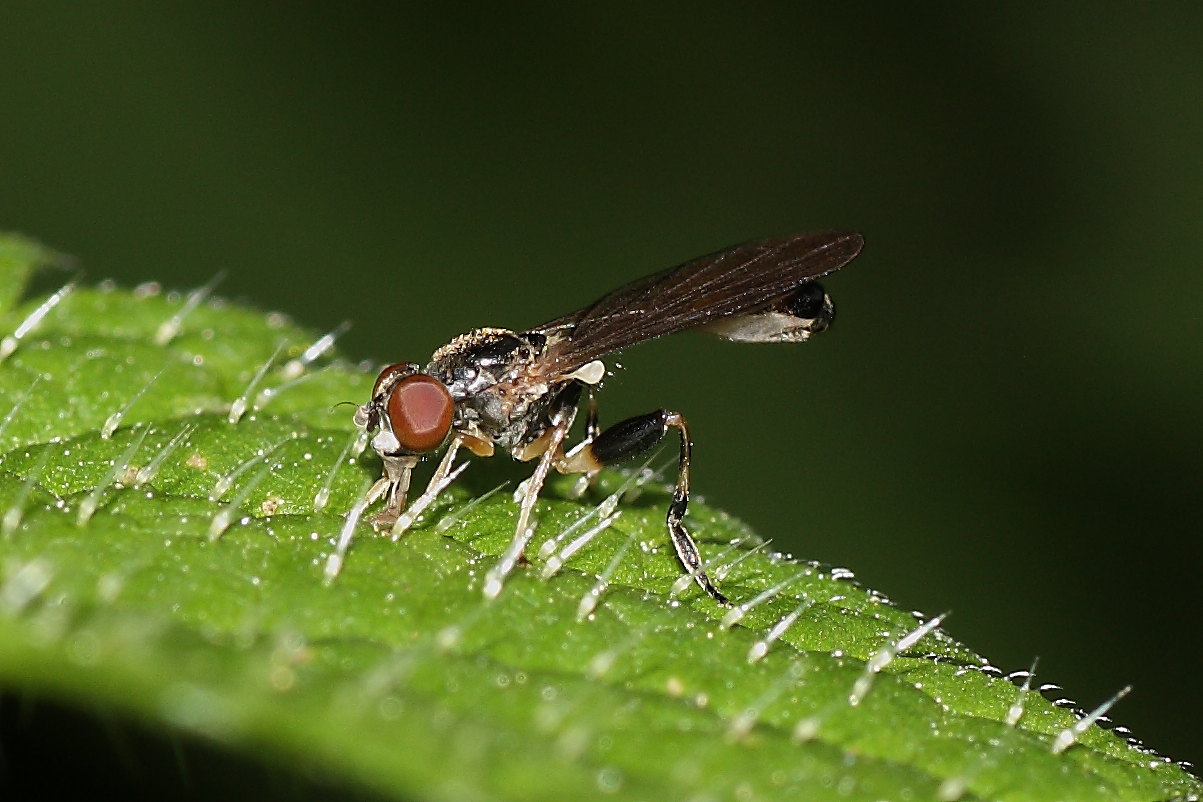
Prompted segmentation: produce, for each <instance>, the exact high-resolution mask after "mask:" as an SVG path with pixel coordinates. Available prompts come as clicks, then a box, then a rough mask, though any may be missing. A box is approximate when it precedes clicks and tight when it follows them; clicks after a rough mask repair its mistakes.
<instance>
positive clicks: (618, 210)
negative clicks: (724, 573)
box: [0, 2, 1203, 760]
mask: <svg viewBox="0 0 1203 802" xmlns="http://www.w3.org/2000/svg"><path fill="white" fill-rule="evenodd" d="M328 5H329V7H327V6H328ZM646 5H648V4H630V5H612V4H604V5H593V4H571V5H570V4H547V5H543V6H539V5H524V6H522V9H523V10H521V11H512V10H505V11H498V10H496V9H493V10H486V8H485V7H483V6H482V7H472V8H464V7H461V8H446V9H444V10H442V11H438V12H432V11H430V10H429V9H428V8H427V7H426V6H425V5H423V6H421V7H415V8H409V7H404V6H394V5H388V6H384V5H352V4H339V5H338V6H337V8H335V7H334V4H320V3H309V4H302V3H280V4H277V5H274V6H270V5H260V6H257V7H253V8H248V7H246V4H235V3H224V4H223V3H203V4H201V3H197V4H192V5H183V4H178V5H167V4H154V3H145V4H75V3H71V4H68V3H42V2H29V3H13V2H6V3H4V4H3V5H2V6H0V48H2V56H0V57H2V59H3V64H2V66H0V228H7V229H12V230H19V231H22V232H25V233H27V234H30V235H32V236H35V237H38V238H40V239H42V240H43V241H44V242H46V243H48V244H51V245H53V246H56V247H58V248H59V249H61V250H63V251H66V252H68V253H70V254H72V255H74V256H75V257H76V258H77V259H78V260H79V263H80V264H81V265H82V267H83V268H84V269H86V270H87V272H88V275H89V277H91V278H93V279H101V278H106V277H115V278H117V279H118V280H119V281H120V282H122V283H125V284H132V283H134V282H138V281H143V280H147V279H158V280H161V281H163V282H164V283H165V284H167V285H169V286H173V287H177V288H189V287H193V286H196V285H199V284H202V283H204V282H206V281H208V280H209V279H210V278H211V277H212V276H213V275H214V274H215V273H216V272H217V271H219V270H226V271H228V276H227V277H226V279H225V281H224V282H223V284H222V285H221V292H222V293H223V294H226V295H230V296H233V297H237V298H241V299H244V300H247V301H249V302H251V303H253V304H256V305H259V306H262V307H265V308H271V309H279V310H283V311H287V312H289V313H291V314H293V315H294V316H295V317H296V318H297V319H298V320H300V321H302V322H304V323H306V324H309V325H312V326H314V327H318V328H323V329H326V328H331V327H333V326H335V325H336V324H338V323H339V322H340V321H342V320H344V319H351V320H353V321H354V323H355V327H354V329H353V330H352V331H351V332H350V333H349V334H348V335H347V336H346V337H345V338H344V339H343V345H344V348H345V351H346V352H347V353H349V354H351V355H352V356H354V357H356V358H369V357H370V358H373V359H378V360H388V361H395V360H399V359H413V360H417V361H421V360H423V359H425V358H426V355H427V354H429V352H430V351H431V350H432V349H433V348H434V347H435V346H437V345H439V344H440V343H442V342H443V341H445V340H446V339H447V338H449V337H450V336H451V335H453V334H455V333H458V332H460V331H463V330H465V329H467V328H471V327H474V326H478V325H485V324H493V325H507V326H514V327H524V326H528V325H533V324H535V323H538V322H541V321H543V320H545V319H548V318H550V317H554V316H555V315H558V314H560V313H563V312H565V311H567V310H569V309H571V308H574V307H576V306H578V305H582V304H584V303H585V302H587V301H589V300H591V299H592V298H593V297H595V296H596V295H598V294H600V293H601V292H603V291H606V290H608V289H610V288H611V287H613V286H615V285H617V284H619V283H621V282H623V281H626V280H628V279H631V278H635V277H637V276H639V275H641V274H643V273H646V272H650V271H652V270H656V269H660V268H663V267H666V266H668V265H671V264H673V263H676V262H679V261H682V260H684V259H687V258H689V257H692V256H695V255H697V254H700V253H703V252H707V251H710V250H714V249H716V248H718V247H722V246H724V245H728V244H731V243H734V242H738V241H740V240H743V239H748V238H753V237H758V236H764V235H768V234H776V233H786V232H790V231H794V230H800V229H818V228H852V229H856V230H860V231H863V232H864V233H865V235H866V239H867V242H868V245H867V247H866V250H865V253H864V255H863V256H862V257H861V258H860V259H858V260H857V261H856V262H855V263H854V264H853V265H852V266H851V267H850V268H848V269H847V270H846V271H845V272H844V273H842V274H840V275H838V276H836V277H834V278H832V279H831V280H830V281H829V282H828V289H829V290H830V291H831V292H832V293H833V294H834V295H835V296H836V298H837V303H838V305H839V308H840V319H839V321H838V323H837V325H836V327H835V329H834V330H833V331H832V332H831V333H830V334H828V335H825V336H824V337H822V338H821V339H820V340H817V341H816V342H815V343H813V344H812V345H810V346H803V347H770V346H762V347H752V346H737V345H731V344H727V343H722V342H713V341H710V340H706V339H703V338H700V337H693V336H683V337H679V338H675V339H670V340H667V341H664V342H659V343H655V344H652V345H648V346H644V347H642V348H640V349H638V350H634V351H631V352H629V353H628V354H626V355H625V356H624V357H623V359H622V362H623V363H624V365H629V367H628V369H626V370H625V371H623V372H622V373H621V374H620V375H619V376H618V377H616V378H614V379H611V380H610V381H609V382H608V383H607V387H606V390H605V392H604V394H603V395H602V396H601V401H602V402H603V405H602V415H603V421H605V420H610V421H612V420H615V419H616V418H617V417H625V416H627V415H630V414H634V413H637V412H643V411H646V410H648V409H651V408H654V407H658V406H668V407H671V408H676V409H680V410H682V411H684V412H685V413H687V414H688V416H689V418H690V420H691V422H692V423H693V426H694V433H695V438H696V441H697V448H696V475H695V479H696V485H695V486H696V488H697V489H698V490H699V492H700V493H701V494H702V495H703V496H705V497H706V498H707V499H708V500H710V501H712V502H715V503H717V504H718V505H720V506H723V507H725V508H727V509H728V510H730V511H731V512H732V513H734V514H736V515H738V516H740V517H742V518H744V519H746V520H747V521H749V522H750V523H752V524H753V525H754V526H756V528H757V529H758V530H759V531H760V532H761V533H763V534H764V535H766V536H771V537H773V538H774V540H775V542H776V544H777V545H778V546H779V547H780V548H782V549H783V550H788V551H792V552H794V553H795V554H797V555H798V556H801V557H805V558H808V559H817V560H822V561H824V562H830V563H836V564H840V565H845V566H848V567H850V568H852V569H853V570H855V571H856V572H857V574H858V575H859V577H860V578H861V579H862V581H864V582H865V583H867V584H869V585H872V586H874V587H877V588H880V589H881V590H883V591H885V592H886V593H888V594H890V595H891V596H892V597H893V598H894V599H895V600H896V601H898V602H899V603H900V604H902V605H905V606H908V607H914V608H917V609H922V610H924V611H926V612H928V613H933V614H934V613H938V612H941V611H944V610H947V609H951V610H953V611H954V615H953V617H952V618H951V619H950V621H949V624H948V628H949V629H950V631H951V632H952V633H953V634H954V635H956V636H958V637H960V638H962V639H963V640H965V641H966V642H967V643H969V644H970V645H972V646H973V647H975V648H977V649H978V650H979V651H981V652H983V653H984V654H986V655H988V656H990V657H991V658H992V659H993V660H994V661H996V663H997V664H998V665H999V666H1000V667H1001V668H1003V669H1004V670H1006V671H1010V670H1015V669H1020V668H1025V667H1027V665H1028V663H1029V662H1030V661H1031V659H1032V657H1034V656H1036V655H1039V656H1040V658H1041V664H1040V677H1041V679H1043V680H1044V681H1047V682H1056V683H1058V684H1061V685H1063V686H1065V688H1066V689H1067V693H1068V694H1069V695H1071V696H1072V697H1074V698H1076V699H1078V700H1080V701H1081V702H1082V703H1083V704H1084V705H1085V706H1087V707H1092V706H1093V705H1095V704H1097V703H1098V702H1100V701H1102V700H1103V699H1105V698H1106V697H1108V696H1110V695H1111V694H1112V693H1114V692H1115V691H1116V690H1118V689H1119V688H1120V687H1121V686H1123V685H1125V684H1128V683H1132V684H1133V685H1134V686H1135V689H1134V691H1133V693H1132V695H1131V696H1129V697H1128V698H1127V699H1126V700H1124V701H1123V702H1122V703H1121V704H1120V706H1119V707H1118V708H1117V709H1116V710H1115V711H1114V713H1113V717H1114V718H1115V719H1116V720H1117V721H1119V722H1121V723H1124V724H1126V725H1128V726H1130V727H1132V728H1133V729H1134V730H1135V732H1136V733H1137V735H1139V736H1141V737H1142V738H1143V739H1144V740H1145V741H1146V743H1148V744H1149V745H1150V746H1153V747H1155V748H1158V749H1160V750H1162V751H1164V752H1167V753H1169V754H1171V755H1172V756H1174V757H1176V758H1180V759H1193V760H1199V759H1203V746H1201V744H1200V739H1199V735H1198V731H1199V725H1198V721H1199V719H1200V715H1201V714H1203V701H1201V699H1203V693H1201V692H1200V688H1199V663H1198V650H1197V648H1196V641H1197V639H1198V638H1199V621H1200V615H1199V612H1198V610H1199V602H1198V596H1199V587H1200V583H1199V571H1200V567H1201V566H1203V560H1201V559H1200V558H1201V548H1200V544H1199V538H1198V534H1199V531H1200V526H1199V524H1198V522H1197V521H1198V517H1199V513H1198V510H1199V504H1200V500H1201V499H1203V481H1201V476H1203V466H1201V462H1203V460H1201V459H1200V454H1201V452H1203V416H1201V415H1200V407H1201V404H1200V399H1201V398H1203V370H1201V369H1200V365H1201V359H1200V357H1201V355H1203V354H1201V352H1203V326H1201V325H1200V316H1201V312H1200V309H1201V308H1203V306H1201V302H1203V297H1201V296H1203V292H1200V290H1201V289H1203V279H1201V278H1200V276H1201V272H1203V271H1201V270H1200V261H1201V260H1200V256H1199V254H1200V253H1203V91H1201V89H1203V11H1200V7H1199V6H1197V5H1193V4H1185V3H1184V4H1181V5H1170V4H1167V5H1139V6H1138V5H1135V4H1133V5H1109V4H1103V5H1099V4H1087V3H1083V4H1080V5H1054V6H1051V7H1048V6H1043V7H1041V8H1040V9H1039V10H1037V9H1034V8H1033V9H1028V10H1026V11H1025V10H1014V9H1009V10H1005V11H1004V10H998V9H994V10H987V9H973V10H966V9H965V8H963V7H961V6H958V5H945V6H940V5H935V6H933V5H926V6H923V7H922V8H918V7H914V6H913V5H911V4H892V5H882V6H859V7H855V8H854V9H850V10H849V9H846V10H843V11H839V12H831V11H828V10H822V9H819V8H811V7H807V6H804V5H802V4H793V5H790V6H788V9H787V10H782V9H781V8H778V7H776V6H771V5H754V4H746V3H731V4H727V5H720V4H698V3H687V4H678V5H665V4H656V7H655V8H651V9H649V8H647V7H645V6H646ZM348 427H350V418H349V415H348ZM520 475H521V474H520V472H515V473H514V476H515V477H517V476H520Z"/></svg>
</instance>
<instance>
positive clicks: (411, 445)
mask: <svg viewBox="0 0 1203 802" xmlns="http://www.w3.org/2000/svg"><path fill="white" fill-rule="evenodd" d="M454 417H455V401H454V399H452V397H451V393H450V392H448V390H447V387H446V386H445V385H444V384H443V383H442V382H441V381H439V380H438V379H436V378H435V377H434V376H431V375H429V374H426V373H421V372H419V369H418V366H417V365H415V364H413V363H411V362H398V363H397V364H395V365H389V366H388V367H386V368H385V369H384V370H382V371H380V376H379V377H377V379H376V384H375V386H374V387H373V388H372V398H371V400H369V401H368V402H367V403H366V404H363V405H362V406H360V407H358V408H356V410H355V418H354V420H355V425H356V426H358V427H360V428H361V429H364V430H365V431H367V432H369V433H371V434H372V448H373V449H374V450H375V451H376V453H377V454H379V455H380V456H381V457H385V458H388V457H416V456H420V455H422V454H427V453H429V452H431V451H435V450H436V449H438V447H439V446H441V445H442V444H443V443H444V441H446V439H447V435H448V434H449V433H450V431H451V423H452V420H453V419H454ZM415 461H416V460H415Z"/></svg>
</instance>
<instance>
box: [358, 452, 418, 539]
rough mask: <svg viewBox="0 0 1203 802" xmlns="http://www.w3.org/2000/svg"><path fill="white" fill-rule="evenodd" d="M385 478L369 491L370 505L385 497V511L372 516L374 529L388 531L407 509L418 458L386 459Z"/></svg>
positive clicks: (398, 457)
mask: <svg viewBox="0 0 1203 802" xmlns="http://www.w3.org/2000/svg"><path fill="white" fill-rule="evenodd" d="M383 459H384V476H382V477H381V478H380V479H379V480H378V481H377V482H376V484H374V485H372V489H371V490H369V491H368V495H367V498H368V503H369V504H371V503H372V502H374V501H375V500H376V499H378V498H380V496H382V495H383V496H384V510H382V511H381V512H380V513H378V514H376V515H374V516H372V528H373V529H377V530H379V529H387V528H388V527H390V526H392V525H393V523H394V522H395V521H396V520H397V517H398V516H399V515H401V511H402V510H404V509H405V498H406V496H407V495H408V493H409V477H410V474H411V473H412V472H413V469H414V466H415V465H417V464H418V458H417V457H409V456H397V457H387V456H386V457H384V458H383Z"/></svg>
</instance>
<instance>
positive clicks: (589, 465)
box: [556, 409, 730, 604]
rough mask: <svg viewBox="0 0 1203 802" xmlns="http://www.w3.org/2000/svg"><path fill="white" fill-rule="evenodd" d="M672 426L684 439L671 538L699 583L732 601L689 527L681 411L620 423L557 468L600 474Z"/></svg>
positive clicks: (688, 443) (689, 449) (687, 443)
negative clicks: (705, 562)
mask: <svg viewBox="0 0 1203 802" xmlns="http://www.w3.org/2000/svg"><path fill="white" fill-rule="evenodd" d="M670 429H676V430H677V433H678V434H679V436H680V439H681V451H680V456H679V457H678V458H677V484H676V487H675V488H674V490H673V499H672V502H671V503H670V504H669V505H668V516H667V518H666V520H665V523H666V524H667V526H668V536H669V539H670V540H671V541H672V544H673V548H674V549H676V551H677V557H678V558H679V559H680V560H681V564H682V565H683V566H684V567H685V570H686V571H687V572H688V573H689V575H690V576H692V577H693V579H694V581H695V582H697V583H698V586H699V587H701V588H702V590H704V591H706V592H707V593H708V594H710V596H711V597H712V598H713V599H714V600H715V601H717V602H718V603H719V604H730V602H729V601H728V599H727V597H726V596H724V595H723V594H722V593H720V592H719V590H718V588H716V587H715V586H714V583H713V582H712V581H711V580H710V577H709V576H708V575H707V574H706V569H705V567H704V566H703V565H702V558H701V555H700V554H699V553H698V546H697V543H695V542H694V540H693V537H692V536H691V535H690V534H689V530H688V529H686V528H685V523H684V518H685V512H686V510H687V508H688V507H689V463H690V459H691V457H692V454H693V441H692V439H691V438H690V436H689V425H688V424H687V423H686V421H685V418H684V416H682V415H681V414H680V413H679V412H670V411H669V410H667V409H659V410H656V411H655V412H649V413H647V414H646V415H637V416H636V417H633V418H627V419H626V420H624V421H622V422H620V423H616V424H614V425H613V426H611V427H610V428H608V429H606V430H605V431H603V432H601V433H599V434H595V435H594V436H593V437H592V438H590V439H586V441H585V442H584V443H582V444H581V445H580V446H578V447H577V448H575V449H573V450H572V452H570V453H569V454H567V455H565V456H564V458H563V459H562V460H560V461H559V462H558V463H557V464H556V469H557V470H559V471H560V472H561V473H586V474H596V472H597V471H598V470H600V469H601V468H602V466H604V465H617V464H618V463H621V462H626V461H627V460H630V459H634V458H636V457H638V456H640V455H642V454H646V453H647V452H648V451H651V450H652V449H653V448H655V447H656V445H658V444H659V443H660V441H661V440H663V439H664V438H665V437H666V436H667V435H668V432H669V430H670Z"/></svg>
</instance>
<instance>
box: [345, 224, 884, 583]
mask: <svg viewBox="0 0 1203 802" xmlns="http://www.w3.org/2000/svg"><path fill="white" fill-rule="evenodd" d="M863 244H864V240H863V239H862V238H861V236H860V234H855V233H839V232H822V233H812V234H796V235H793V236H789V237H783V238H781V239H771V240H760V241H756V242H749V243H745V244H743V245H737V246H735V247H733V248H728V249H727V250H723V251H718V252H716V253H712V254H709V255H707V256H703V257H700V258H698V259H694V260H693V261H691V262H686V263H685V264H682V265H678V266H677V267H673V268H670V269H668V270H664V271H662V272H659V273H655V274H653V275H651V276H647V277H646V278H642V279H639V280H638V281H634V282H632V283H630V284H627V285H626V286H624V287H621V288H619V289H617V290H614V291H613V292H611V293H609V294H608V295H604V296H602V297H601V298H599V299H598V300H597V301H594V302H593V303H591V304H589V305H588V306H586V307H584V308H582V309H579V310H577V311H576V312H572V313H570V314H567V315H564V316H563V317H558V318H556V319H555V320H552V321H550V322H548V323H544V324H543V325H542V326H536V327H535V328H533V329H528V330H526V331H521V332H518V331H510V330H509V329H499V328H481V329H475V330H473V331H470V332H468V333H467V334H461V335H460V336H458V337H456V338H455V339H453V340H452V341H451V342H449V343H447V344H446V345H444V346H443V347H441V348H439V349H438V350H437V351H435V352H434V354H433V356H432V357H431V359H430V362H429V363H428V364H427V365H426V366H425V367H424V368H423V367H420V366H419V365H417V364H414V363H412V362H399V363H397V364H394V365H389V366H388V367H386V368H385V369H384V370H383V371H381V373H380V376H379V377H378V378H377V379H376V384H375V386H374V387H373V389H372V397H371V399H370V400H369V401H368V402H367V403H366V404H364V405H362V406H360V407H358V408H357V409H356V411H355V424H356V425H357V426H359V427H361V428H363V429H364V430H366V431H367V432H368V433H370V434H371V435H372V440H371V443H372V448H373V449H375V451H376V453H377V454H379V455H380V458H381V460H383V462H384V475H383V476H382V477H381V479H380V480H379V481H378V482H376V484H375V485H373V487H372V489H371V490H370V491H369V492H368V499H367V503H372V502H375V501H376V500H377V499H379V498H380V497H381V496H383V497H384V510H383V511H382V512H380V513H379V514H377V515H376V516H375V517H374V518H373V519H372V525H373V526H374V527H376V528H377V529H382V528H389V529H391V530H392V533H393V536H394V537H398V536H399V535H400V534H401V533H402V532H404V531H405V530H406V529H407V528H408V527H409V526H410V525H412V524H413V522H414V521H415V520H416V519H417V517H418V516H419V515H420V514H421V513H422V511H423V510H424V509H425V508H426V507H427V506H428V505H429V504H430V503H431V502H432V501H433V500H434V499H435V497H437V496H438V494H439V493H440V492H442V490H443V489H444V488H445V487H446V486H447V484H448V483H449V481H450V480H451V479H453V478H454V476H455V475H457V474H455V473H453V472H452V465H453V464H454V460H455V455H456V453H457V452H458V451H459V450H460V449H461V448H466V449H468V450H469V451H471V452H472V453H473V454H475V455H477V456H479V457H488V456H492V454H493V452H494V450H495V449H496V448H498V447H501V448H504V449H507V450H508V451H509V452H510V453H511V454H512V455H513V456H514V458H515V459H517V460H520V461H522V462H528V461H531V460H538V465H537V467H536V468H535V472H534V473H533V474H532V475H531V477H530V479H528V480H527V481H526V482H525V483H524V485H523V487H522V488H521V490H520V495H521V506H520V507H519V514H518V525H517V530H516V533H515V536H514V542H513V545H512V546H511V551H512V552H513V553H514V554H515V555H516V556H518V557H520V556H521V553H522V550H523V549H524V548H525V546H526V544H527V543H528V542H529V540H530V538H531V537H532V536H533V530H532V529H531V528H530V520H531V513H532V510H533V509H534V506H535V501H536V499H537V498H538V496H539V491H540V490H541V489H542V487H543V483H544V481H545V480H546V479H547V475H548V473H549V472H550V471H551V470H552V469H553V468H554V469H555V470H556V471H558V472H559V473H566V474H585V476H586V478H587V480H590V481H591V480H592V479H593V477H595V476H596V475H597V473H598V472H599V471H600V470H601V469H602V467H604V466H607V465H615V464H618V463H622V462H626V461H627V460H631V459H633V458H635V457H638V456H640V455H642V454H645V453H647V452H648V451H650V450H651V449H652V448H654V447H655V446H656V445H657V444H658V443H660V441H661V440H663V439H664V438H665V437H666V436H667V435H668V433H669V431H670V430H676V432H677V434H678V436H679V438H680V453H679V456H678V457H677V481H676V488H675V490H674V492H673V498H672V502H671V503H670V504H669V506H668V516H667V519H666V523H667V527H668V536H669V539H670V540H671V541H672V544H673V547H674V549H676V552H677V557H678V558H679V559H680V561H681V565H682V566H683V567H684V569H685V571H686V572H687V573H688V574H689V575H690V576H691V577H692V578H693V579H694V581H695V582H697V584H698V585H699V586H700V587H701V588H702V589H703V590H704V591H706V593H708V594H710V596H711V597H712V598H714V599H715V600H716V601H717V602H719V603H720V604H727V603H728V601H727V598H726V597H725V596H724V595H723V594H722V593H720V592H719V590H718V588H717V587H715V585H714V582H712V581H711V579H710V577H709V576H708V575H707V573H706V569H705V567H704V565H703V563H702V559H701V557H700V556H699V554H698V547H697V544H696V543H695V542H694V539H693V537H692V536H691V535H690V534H689V531H688V530H687V529H686V528H685V524H684V518H685V512H686V508H687V507H688V505H689V464H690V459H691V456H692V448H693V442H692V440H691V438H690V435H689V426H688V424H687V423H686V421H685V418H684V416H682V415H681V414H680V413H679V412H673V411H670V410H667V409H658V410H656V411H655V412H649V413H647V414H645V415H638V416H636V417H633V418H628V419H627V420H624V421H622V422H621V423H616V424H614V425H612V426H610V427H609V428H607V429H605V430H602V429H600V428H599V427H598V423H597V407H596V404H595V402H594V400H593V393H594V391H595V390H596V389H597V388H598V386H599V385H600V383H601V381H602V378H603V377H604V376H605V375H606V366H605V364H604V363H603V362H602V360H601V357H604V356H606V355H607V354H611V353H613V352H615V351H619V350H621V349H623V348H626V347H628V346H631V345H634V344H636V343H638V342H642V341H644V340H650V339H653V338H656V337H663V336H664V335H666V334H672V333H674V332H678V331H683V330H685V329H698V330H701V331H707V332H710V333H712V334H715V335H718V336H720V337H723V338H726V339H728V340H735V341H738V342H805V341H806V340H809V339H810V338H811V337H812V336H813V335H815V334H817V333H818V332H821V331H823V330H824V329H826V328H827V327H828V326H829V325H831V322H832V320H833V319H834V317H835V308H834V306H833V305H832V303H831V298H830V297H828V295H827V294H826V293H825V292H824V291H823V288H822V286H821V285H820V284H819V283H818V281H817V279H819V278H821V277H823V276H825V275H827V274H828V273H831V272H833V271H835V270H838V269H839V268H841V267H843V266H844V265H846V264H847V263H848V262H850V261H852V259H854V258H855V257H856V255H857V254H858V253H860V250H861V247H862V245H863ZM583 402H584V403H583ZM582 406H584V408H585V410H586V414H585V435H584V439H583V440H582V442H581V443H579V444H578V445H576V446H575V447H572V448H570V449H566V448H565V440H566V438H567V436H568V430H569V428H570V427H571V426H572V423H573V420H574V419H575V417H576V415H577V411H578V409H580V408H581V407H582ZM444 447H446V452H445V454H444V456H443V459H442V460H441V461H440V463H439V465H438V467H437V468H436V469H435V471H434V475H433V476H432V477H431V479H430V483H429V485H428V486H427V489H426V491H425V492H424V493H423V494H422V495H421V496H419V497H418V498H416V499H415V500H414V502H413V503H412V504H411V505H410V506H409V507H408V509H407V508H406V497H407V494H408V492H409V484H410V474H411V472H412V471H413V469H414V467H415V466H416V465H417V464H418V462H419V461H420V460H421V459H422V458H423V457H425V456H426V455H429V454H432V453H434V452H436V451H438V450H439V449H441V448H444ZM486 592H487V591H486Z"/></svg>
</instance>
